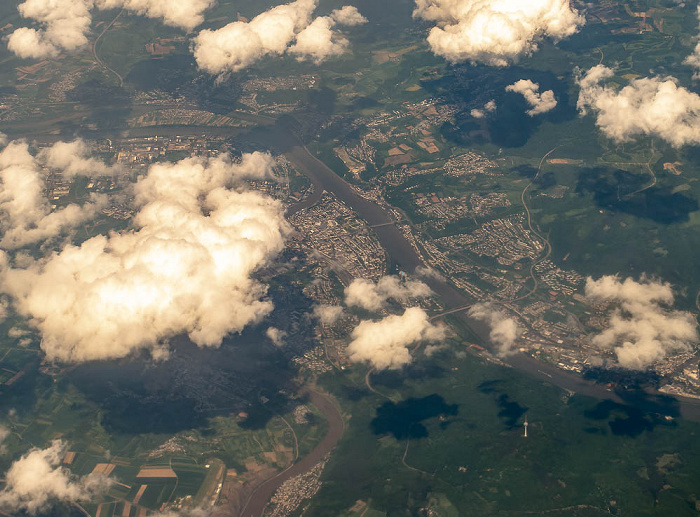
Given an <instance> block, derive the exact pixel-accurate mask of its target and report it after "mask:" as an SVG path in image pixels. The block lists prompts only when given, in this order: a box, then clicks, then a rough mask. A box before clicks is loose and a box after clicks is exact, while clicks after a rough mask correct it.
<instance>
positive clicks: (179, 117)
mask: <svg viewBox="0 0 700 517" xmlns="http://www.w3.org/2000/svg"><path fill="white" fill-rule="evenodd" d="M129 123H130V125H132V126H135V127H146V126H163V125H165V126H210V127H245V125H246V124H245V122H244V121H242V120H240V119H237V118H236V119H234V118H231V117H227V116H226V115H220V114H217V113H212V112H211V111H204V110H199V109H189V108H186V107H177V108H170V107H164V108H163V109H157V110H152V111H149V112H147V113H144V114H143V115H140V116H139V117H136V118H135V119H132V120H130V121H129Z"/></svg>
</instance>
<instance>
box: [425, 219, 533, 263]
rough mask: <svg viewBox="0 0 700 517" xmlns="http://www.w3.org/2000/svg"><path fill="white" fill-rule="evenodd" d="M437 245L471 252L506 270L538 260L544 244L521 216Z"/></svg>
mask: <svg viewBox="0 0 700 517" xmlns="http://www.w3.org/2000/svg"><path fill="white" fill-rule="evenodd" d="M436 242H437V243H438V244H439V245H440V246H442V247H444V248H445V249H447V250H452V251H457V252H459V251H462V250H465V249H466V250H468V251H470V252H471V253H474V254H475V255H478V256H480V257H481V256H485V257H490V258H493V259H495V260H496V261H497V262H498V263H499V264H501V265H503V266H513V265H515V264H516V263H518V262H521V261H533V260H535V259H536V258H537V257H539V255H540V253H542V250H543V249H544V244H542V242H541V241H540V240H539V239H538V238H537V237H535V236H534V235H533V234H532V232H531V231H530V230H528V229H526V228H525V216H524V215H523V214H518V215H515V216H512V217H508V218H503V219H493V220H491V221H487V222H485V223H484V224H482V225H481V227H480V228H478V229H476V230H474V231H473V232H471V233H465V234H458V235H451V236H449V237H441V238H439V239H437V240H436Z"/></svg>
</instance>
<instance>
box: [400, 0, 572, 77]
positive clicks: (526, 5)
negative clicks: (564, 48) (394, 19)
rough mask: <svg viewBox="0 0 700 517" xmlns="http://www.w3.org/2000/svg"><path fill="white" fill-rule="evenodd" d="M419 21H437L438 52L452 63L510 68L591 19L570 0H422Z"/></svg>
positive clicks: (433, 36) (432, 40) (433, 41)
mask: <svg viewBox="0 0 700 517" xmlns="http://www.w3.org/2000/svg"><path fill="white" fill-rule="evenodd" d="M413 16H414V17H419V18H423V19H425V20H428V21H431V22H435V24H436V27H433V28H432V29H431V31H430V34H429V36H428V44H429V45H430V47H431V49H432V51H433V52H434V53H435V54H437V55H438V56H442V57H444V58H445V59H447V60H448V61H450V62H452V63H458V62H462V61H471V62H473V63H477V62H478V63H484V64H487V65H492V66H506V65H508V64H510V63H511V62H513V61H515V60H517V59H518V57H520V56H522V55H529V54H531V53H532V52H534V51H535V50H537V45H538V44H539V42H540V41H541V40H542V39H543V38H545V37H548V38H551V39H553V40H554V41H558V40H561V39H564V38H567V37H569V36H571V35H572V34H574V33H575V32H576V31H577V30H578V28H579V27H580V26H581V25H583V24H584V23H585V19H584V17H583V16H582V15H580V14H579V13H578V12H577V11H576V10H575V9H572V8H571V6H570V3H569V0H528V1H522V0H416V9H415V10H414V12H413Z"/></svg>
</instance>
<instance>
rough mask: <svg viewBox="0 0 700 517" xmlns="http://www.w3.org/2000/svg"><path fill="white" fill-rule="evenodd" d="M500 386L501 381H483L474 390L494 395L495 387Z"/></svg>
mask: <svg viewBox="0 0 700 517" xmlns="http://www.w3.org/2000/svg"><path fill="white" fill-rule="evenodd" d="M500 384H501V381H500V380H498V379H496V380H493V381H484V382H482V383H481V384H479V385H478V386H477V387H476V388H477V389H478V390H479V391H480V392H481V393H484V394H487V395H488V394H489V393H496V392H497V390H496V387H497V386H498V385H500Z"/></svg>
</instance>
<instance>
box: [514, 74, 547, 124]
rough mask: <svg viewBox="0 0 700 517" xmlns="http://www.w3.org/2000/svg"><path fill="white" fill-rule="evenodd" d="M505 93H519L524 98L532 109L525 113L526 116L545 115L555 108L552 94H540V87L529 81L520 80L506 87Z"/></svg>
mask: <svg viewBox="0 0 700 517" xmlns="http://www.w3.org/2000/svg"><path fill="white" fill-rule="evenodd" d="M506 91H507V92H513V93H519V94H521V95H522V96H523V97H525V100H526V101H527V103H528V104H529V105H530V106H531V107H532V109H529V110H528V111H527V114H528V115H530V116H531V117H534V116H535V115H539V114H541V113H547V112H548V111H552V110H553V109H554V108H556V107H557V99H555V98H554V92H553V91H552V90H547V91H546V92H542V93H540V85H539V84H537V83H535V82H532V81H531V80H529V79H521V80H520V81H516V82H515V83H513V84H511V85H509V86H506Z"/></svg>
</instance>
